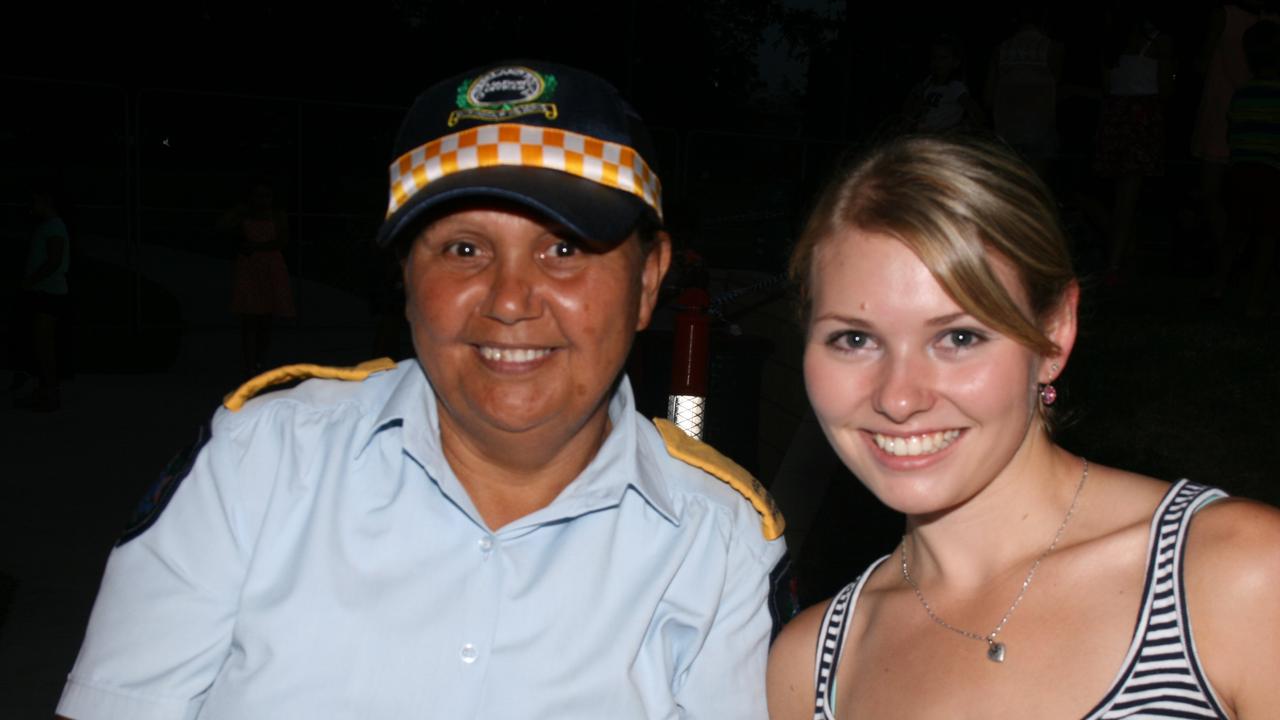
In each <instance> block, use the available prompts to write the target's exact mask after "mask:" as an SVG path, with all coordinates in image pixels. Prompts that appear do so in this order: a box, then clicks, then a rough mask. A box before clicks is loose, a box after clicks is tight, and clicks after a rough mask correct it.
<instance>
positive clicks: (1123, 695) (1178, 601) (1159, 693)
mask: <svg viewBox="0 0 1280 720" xmlns="http://www.w3.org/2000/svg"><path fill="white" fill-rule="evenodd" d="M1223 497H1226V493H1224V492H1222V491H1221V490H1219V489H1217V488H1211V487H1208V486H1205V485H1199V484H1196V483H1193V482H1189V481H1187V480H1181V481H1179V482H1178V483H1176V484H1175V485H1173V487H1171V488H1169V491H1168V492H1167V493H1166V494H1165V496H1164V499H1163V500H1162V501H1161V502H1160V505H1159V507H1157V508H1156V512H1155V516H1154V517H1153V518H1152V519H1151V531H1150V540H1149V543H1148V550H1147V573H1146V580H1145V582H1144V586H1143V595H1142V596H1143V600H1142V606H1141V609H1140V610H1139V612H1138V623H1137V626H1136V628H1135V630H1134V633H1133V641H1132V642H1131V643H1130V645H1129V651H1128V653H1127V654H1126V655H1125V659H1124V664H1123V665H1122V666H1121V669H1120V672H1119V674H1118V675H1117V676H1116V679H1115V681H1114V682H1113V683H1112V684H1111V690H1110V691H1109V692H1108V693H1107V694H1106V696H1105V697H1103V699H1102V701H1101V702H1099V703H1098V705H1097V706H1096V707H1095V708H1094V709H1093V710H1091V711H1090V712H1089V714H1088V715H1086V716H1085V720H1112V719H1114V718H1129V719H1132V720H1139V719H1140V718H1149V719H1156V718H1218V719H1221V720H1226V717H1227V715H1226V713H1225V712H1224V711H1223V710H1222V705H1221V703H1220V702H1219V701H1218V699H1217V696H1216V695H1214V692H1213V689H1212V688H1211V687H1210V686H1209V679H1208V678H1207V677H1205V674H1204V670H1203V669H1202V668H1201V667H1200V658H1199V656H1197V655H1196V647H1195V641H1194V640H1193V639H1192V637H1191V621H1190V619H1189V617H1188V616H1187V606H1186V590H1185V588H1184V586H1183V581H1182V561H1183V555H1184V553H1185V551H1186V540H1187V528H1188V527H1189V525H1190V522H1191V516H1192V515H1193V514H1194V513H1195V512H1196V511H1197V510H1199V509H1200V508H1201V507H1204V506H1205V505H1207V504H1208V503H1210V502H1213V501H1214V500H1217V499H1219V498H1223ZM888 557H889V556H888V555H886V556H884V557H882V558H880V559H879V560H877V561H875V563H873V564H872V565H871V567H869V568H867V570H866V572H864V573H862V576H861V577H859V578H858V579H857V580H855V581H854V582H852V583H850V584H849V585H846V586H845V587H844V589H843V590H841V591H840V592H839V593H837V594H836V596H835V597H834V598H832V600H831V604H830V605H828V606H827V612H826V614H825V615H824V616H823V618H822V626H821V628H819V630H818V647H817V655H816V658H815V661H814V690H815V698H814V709H813V717H814V720H833V718H834V717H835V709H834V707H835V671H836V668H837V667H839V664H840V651H841V649H842V648H843V647H844V641H845V636H846V634H847V633H848V629H849V620H850V619H851V618H852V617H853V611H854V609H855V608H856V607H857V604H858V596H859V595H860V594H861V593H862V586H863V584H864V583H865V582H866V579H867V578H868V577H870V575H871V573H872V572H873V571H874V570H875V569H876V568H877V567H879V565H880V564H881V563H883V562H884V561H885V560H886V559H888Z"/></svg>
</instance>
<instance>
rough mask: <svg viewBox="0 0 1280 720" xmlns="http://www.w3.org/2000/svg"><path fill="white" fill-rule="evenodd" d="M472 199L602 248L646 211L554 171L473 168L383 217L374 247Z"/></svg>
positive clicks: (618, 194)
mask: <svg viewBox="0 0 1280 720" xmlns="http://www.w3.org/2000/svg"><path fill="white" fill-rule="evenodd" d="M471 199H478V200H484V199H491V200H496V201H501V202H509V203H515V204H517V205H520V206H523V207H525V208H528V209H530V210H532V211H534V212H535V213H537V214H539V215H542V216H543V217H545V218H547V219H548V220H550V221H551V222H553V223H556V224H559V225H562V226H564V228H565V229H567V230H568V231H569V232H571V233H573V234H574V235H577V236H578V237H579V238H581V239H582V240H585V241H587V242H591V243H599V244H602V245H614V244H617V243H619V242H622V241H623V240H625V239H626V238H627V236H628V235H630V233H631V231H632V230H633V229H634V228H635V226H636V222H637V221H638V220H639V219H640V215H641V213H643V212H645V211H647V210H648V209H649V208H648V206H647V205H645V203H644V201H643V200H641V199H640V198H638V197H636V196H634V195H631V194H629V193H626V192H623V191H621V190H614V189H612V188H608V187H605V186H603V185H600V184H599V183H596V182H594V181H591V180H587V179H585V178H580V177H576V176H574V175H570V174H568V173H563V172H560V171H558V170H549V169H546V168H530V167H512V166H496V167H486V168H477V169H475V170H467V171H465V172H459V173H455V174H453V175H448V176H445V177H443V178H440V179H439V180H433V181H432V182H431V184H430V185H428V186H427V187H425V188H423V189H422V190H420V191H419V192H418V193H417V194H415V195H414V196H413V197H412V198H411V199H410V200H409V202H407V203H405V205H404V207H401V208H400V209H398V210H396V212H394V213H392V215H391V216H390V217H388V218H387V220H386V222H384V223H383V224H382V227H381V228H380V229H379V230H378V236H377V244H378V245H379V246H380V247H385V246H387V245H390V244H391V243H392V242H394V241H395V240H396V238H398V237H399V236H400V235H401V234H402V233H404V232H405V231H406V230H408V229H409V228H412V227H414V226H415V225H416V223H417V222H418V220H420V219H421V218H423V217H425V216H426V215H427V213H429V212H430V211H431V210H432V209H434V208H438V207H440V206H441V205H444V204H446V203H452V202H455V201H460V200H471Z"/></svg>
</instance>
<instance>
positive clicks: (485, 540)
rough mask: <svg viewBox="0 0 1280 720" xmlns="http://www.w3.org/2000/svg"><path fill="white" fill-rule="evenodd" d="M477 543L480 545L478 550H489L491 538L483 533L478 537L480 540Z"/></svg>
mask: <svg viewBox="0 0 1280 720" xmlns="http://www.w3.org/2000/svg"><path fill="white" fill-rule="evenodd" d="M478 544H479V545H480V552H489V551H490V550H492V549H493V538H491V537H489V536H488V535H485V536H484V537H482V538H480V542H479V543H478Z"/></svg>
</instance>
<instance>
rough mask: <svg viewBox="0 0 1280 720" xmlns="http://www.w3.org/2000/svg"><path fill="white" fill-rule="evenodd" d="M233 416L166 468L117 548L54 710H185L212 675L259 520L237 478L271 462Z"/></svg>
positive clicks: (140, 713)
mask: <svg viewBox="0 0 1280 720" xmlns="http://www.w3.org/2000/svg"><path fill="white" fill-rule="evenodd" d="M235 419H236V420H239V419H240V418H235ZM228 420H229V418H228V417H227V413H225V412H222V411H220V412H219V416H217V417H216V418H215V421H214V422H213V423H212V428H213V429H212V434H211V435H207V434H202V435H201V436H200V437H199V438H198V439H197V443H196V444H195V445H194V446H193V447H192V448H191V449H189V450H188V451H187V452H186V453H184V454H182V455H179V457H178V458H177V459H175V461H174V462H173V463H171V464H170V466H169V467H168V468H166V470H165V472H164V473H163V474H162V476H161V480H160V481H159V482H157V484H156V486H155V487H154V488H153V491H152V492H151V493H148V495H147V496H146V498H145V499H144V502H143V503H140V505H139V510H138V512H137V513H135V518H134V522H132V523H131V526H130V529H129V530H128V531H126V534H125V535H124V536H123V538H122V541H121V542H120V543H119V544H117V546H116V548H115V549H114V550H113V551H112V553H111V556H110V558H109V559H108V562H107V568H106V572H105V574H104V576H103V580H102V586H101V588H100V590H99V592H98V597H97V600H96V601H95V603H94V608H93V612H92V614H91V616H90V619H89V626H88V629H87V630H86V632H85V640H84V643H83V645H82V646H81V648H80V653H79V656H78V657H77V659H76V664H75V667H74V668H73V669H72V671H71V674H70V676H69V678H68V681H67V685H66V688H65V689H64V691H63V695H62V700H61V702H60V703H59V705H58V708H57V712H58V713H59V714H61V715H64V716H66V717H71V718H76V720H94V719H95V718H147V719H149V720H150V719H155V720H160V719H161V718H183V717H186V716H187V715H188V714H189V713H190V712H191V710H192V709H193V708H194V707H195V706H196V705H197V704H198V702H199V700H200V698H201V697H202V695H203V694H204V693H205V692H206V691H207V690H208V689H209V687H210V686H211V685H212V683H213V681H214V678H215V677H216V675H217V673H218V671H219V669H220V668H221V667H222V664H223V662H224V661H225V660H226V658H227V654H228V651H229V648H230V645H231V635H232V629H233V627H234V625H235V621H236V611H237V603H238V599H239V592H240V588H241V586H242V584H243V580H244V576H245V572H246V564H247V561H248V558H249V554H250V552H251V547H252V539H253V538H254V537H255V536H256V531H257V522H258V521H257V519H256V518H255V517H253V516H252V515H253V514H252V513H249V512H246V511H245V509H244V508H245V506H246V505H248V504H250V503H246V502H245V501H246V500H252V499H253V498H246V497H244V495H245V492H244V489H243V487H242V484H241V482H240V480H241V478H250V479H252V478H255V477H256V478H257V479H259V480H260V481H261V480H265V478H262V477H261V476H262V475H264V474H269V473H270V472H271V468H269V467H268V468H263V467H262V466H261V465H259V466H257V467H250V466H249V465H250V464H252V463H253V462H254V460H255V458H254V457H253V453H251V452H250V450H251V448H250V447H249V446H248V442H249V440H250V439H251V437H252V432H246V431H245V429H244V428H236V427H229V426H230V425H232V423H230V422H228ZM249 430H252V428H249ZM245 485H250V486H251V487H252V486H269V485H270V483H269V482H259V483H252V484H251V483H245ZM255 492H257V491H255ZM251 504H253V505H257V506H261V505H263V504H264V503H262V502H254V503H251Z"/></svg>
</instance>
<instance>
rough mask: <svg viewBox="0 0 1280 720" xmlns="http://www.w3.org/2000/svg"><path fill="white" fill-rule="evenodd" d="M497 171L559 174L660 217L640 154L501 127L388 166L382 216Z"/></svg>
mask: <svg viewBox="0 0 1280 720" xmlns="http://www.w3.org/2000/svg"><path fill="white" fill-rule="evenodd" d="M500 165H506V166H517V167H534V168H543V169H547V170H558V171H560V172H564V173H568V174H570V175H574V176H576V177H580V178H585V179H587V180H590V181H592V182H595V183H599V184H600V185H604V186H605V187H610V188H614V189H615V190H621V191H623V192H627V193H631V194H632V195H635V196H636V197H639V198H640V199H641V200H644V202H645V204H646V205H648V206H649V207H651V208H653V210H654V212H656V213H657V214H658V217H662V201H661V198H662V186H661V183H660V182H659V181H658V176H657V175H656V174H655V173H654V172H653V171H652V170H651V169H650V168H649V165H648V164H647V163H646V162H645V161H644V158H642V157H640V153H638V152H636V151H635V150H633V149H631V148H629V147H627V146H625V145H620V144H618V143H613V142H609V141H607V140H600V139H597V138H593V137H590V136H588V135H581V134H578V133H575V132H569V131H567V130H556V129H552V128H542V127H534V126H531V125H519V124H513V123H502V124H497V125H485V126H481V127H473V128H469V129H467V130H462V131H459V132H456V133H453V134H451V135H445V136H444V137H441V138H437V139H435V140H432V141H431V142H429V143H427V144H426V145H421V146H419V147H416V148H414V149H413V150H410V151H409V152H407V153H405V154H403V155H401V156H400V157H399V158H398V159H397V160H396V161H395V162H393V163H391V199H390V202H389V203H388V207H387V216H388V217H390V216H391V214H392V213H394V212H395V211H396V210H399V209H400V208H401V207H403V206H404V204H405V203H407V202H408V201H409V199H410V198H412V197H413V196H414V195H415V194H416V193H418V192H419V191H421V190H422V189H423V188H425V187H427V186H428V185H429V184H431V183H432V182H435V181H436V180H439V179H441V178H443V177H447V176H449V175H452V174H454V173H458V172H463V171H466V170H475V169H477V168H484V167H496V166H500Z"/></svg>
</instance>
